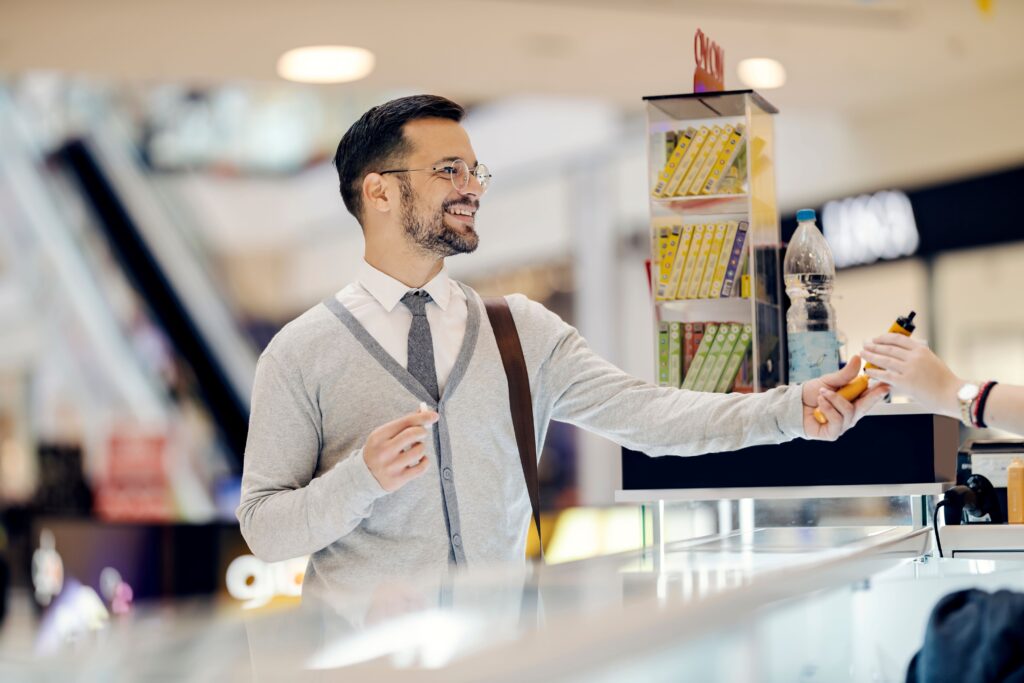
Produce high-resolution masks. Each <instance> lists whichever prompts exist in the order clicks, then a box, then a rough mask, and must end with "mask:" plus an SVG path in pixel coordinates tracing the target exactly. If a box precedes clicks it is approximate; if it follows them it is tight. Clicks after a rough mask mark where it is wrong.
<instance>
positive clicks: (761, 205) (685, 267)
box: [644, 90, 785, 392]
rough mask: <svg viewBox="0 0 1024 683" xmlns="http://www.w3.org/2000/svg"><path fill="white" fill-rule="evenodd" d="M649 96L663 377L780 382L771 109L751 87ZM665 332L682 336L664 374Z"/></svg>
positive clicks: (748, 387) (698, 385) (749, 385)
mask: <svg viewBox="0 0 1024 683" xmlns="http://www.w3.org/2000/svg"><path fill="white" fill-rule="evenodd" d="M644 100H645V101H646V104H647V126H648V181H649V182H648V187H649V192H650V210H651V263H652V268H651V292H652V300H653V304H654V313H655V315H654V320H655V325H656V326H657V327H658V329H657V330H656V334H655V337H656V338H658V339H659V349H658V353H656V354H655V358H657V359H658V360H659V368H658V371H659V372H658V376H659V381H660V383H661V384H665V385H675V386H683V387H684V388H687V389H696V390H698V391H718V392H723V391H729V390H734V391H763V390H765V389H768V388H771V387H774V386H777V385H779V384H783V383H784V382H785V368H784V362H783V359H784V358H785V353H784V348H783V347H784V344H785V335H784V334H783V331H784V328H783V326H782V306H781V304H782V299H781V294H782V292H781V283H780V268H779V266H780V260H779V258H780V257H779V254H780V238H779V219H778V210H777V206H776V198H775V173H774V163H773V155H774V133H773V121H772V115H774V114H775V113H776V112H777V110H776V109H775V107H773V106H772V105H771V104H769V103H768V102H767V101H765V100H764V99H763V98H762V97H761V96H760V95H758V94H757V93H756V92H754V91H751V90H743V91H731V92H714V93H698V94H692V95H664V96H653V97H645V98H644ZM733 332H738V334H736V335H734V334H730V333H733ZM662 333H668V334H670V335H672V334H675V335H679V336H678V337H676V338H674V339H672V340H671V342H670V347H671V350H670V351H669V358H671V360H670V361H669V363H668V364H667V365H671V366H672V370H671V372H670V374H669V376H668V377H666V376H665V370H666V365H663V363H664V361H666V354H665V346H664V343H663V342H664V338H663V337H661V336H660V335H662ZM745 333H748V337H745V336H744V335H745ZM685 335H689V336H685ZM697 335H699V341H698V340H694V336H697ZM733 336H735V339H734V338H733ZM684 337H685V338H684ZM719 337H722V339H720V338H719ZM712 342H713V343H712ZM688 344H689V348H688ZM677 358H678V361H677V360H676V359H677Z"/></svg>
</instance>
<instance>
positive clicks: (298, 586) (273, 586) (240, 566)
mask: <svg viewBox="0 0 1024 683" xmlns="http://www.w3.org/2000/svg"><path fill="white" fill-rule="evenodd" d="M307 561H308V558H305V557H298V558H295V559H291V560H285V561H283V562H271V563H267V562H264V561H263V560H261V559H259V558H258V557H255V556H254V555H242V556H240V557H236V558H235V559H234V560H233V561H232V562H231V564H230V565H228V571H227V575H226V576H225V581H226V583H227V589H228V593H229V594H230V595H231V597H233V598H235V599H236V600H241V601H242V602H243V603H244V604H243V605H242V607H244V608H245V609H255V608H257V607H263V606H264V605H266V604H267V603H269V602H270V601H271V600H272V599H273V598H274V597H275V596H278V595H281V596H286V597H299V596H300V595H302V579H303V577H304V576H305V574H306V563H307Z"/></svg>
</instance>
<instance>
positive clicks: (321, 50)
mask: <svg viewBox="0 0 1024 683" xmlns="http://www.w3.org/2000/svg"><path fill="white" fill-rule="evenodd" d="M374 62H375V58H374V56H373V53H372V52H370V51H369V50H364V49H363V48H361V47H348V46H346V45H310V46H309V47H297V48H295V49H294V50H288V52H285V53H284V54H283V55H281V58H280V59H278V60H277V74H278V75H279V76H280V77H281V78H286V79H288V80H289V81H297V82H299V83H347V82H349V81H358V80H359V79H360V78H365V77H366V76H367V75H369V73H370V72H371V71H373V65H374Z"/></svg>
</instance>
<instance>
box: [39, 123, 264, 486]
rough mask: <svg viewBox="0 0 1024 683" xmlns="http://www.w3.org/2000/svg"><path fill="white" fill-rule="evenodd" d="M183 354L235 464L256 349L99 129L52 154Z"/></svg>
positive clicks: (129, 162)
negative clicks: (71, 180)
mask: <svg viewBox="0 0 1024 683" xmlns="http://www.w3.org/2000/svg"><path fill="white" fill-rule="evenodd" d="M53 159H54V160H55V161H56V162H57V165H58V166H59V167H60V168H61V169H62V170H63V171H64V172H66V173H67V175H68V176H69V177H70V178H71V179H73V181H74V184H75V185H76V187H77V188H78V189H79V191H80V192H81V196H82V198H83V199H84V201H85V203H86V205H87V206H88V207H89V209H90V210H91V212H92V214H93V216H94V218H95V222H96V224H97V226H98V227H99V228H100V230H101V231H102V233H103V235H104V236H105V238H106V241H107V242H108V244H109V246H110V249H111V251H112V253H113V254H114V255H115V257H116V259H117V262H118V264H119V265H120V267H121V268H122V269H123V271H124V273H125V274H126V275H127V277H128V278H129V280H130V281H131V282H132V283H133V285H134V286H135V288H136V290H137V291H138V293H139V294H140V295H141V297H142V298H143V299H144V300H145V302H146V304H147V306H148V308H149V310H150V312H151V314H152V316H153V317H154V318H155V319H156V321H157V322H158V323H159V326H160V327H161V328H162V330H163V332H164V334H165V335H166V337H167V339H168V340H169V342H170V343H171V344H172V346H173V348H174V350H175V351H176V352H177V354H178V355H179V356H180V358H181V359H182V360H183V361H184V362H185V363H187V365H188V366H189V368H190V369H191V374H192V376H193V378H194V383H195V386H196V388H197V390H198V391H197V394H198V396H199V397H200V399H201V401H202V403H203V405H204V406H205V408H206V409H207V410H208V412H209V414H210V416H211V417H212V418H213V421H214V422H215V424H216V425H217V429H218V431H219V433H220V436H221V438H222V440H223V443H224V446H225V448H226V450H227V452H228V453H229V454H231V455H232V456H233V459H234V463H235V465H236V467H237V468H239V469H240V466H241V462H242V457H243V453H244V449H245V438H246V432H247V429H248V419H249V396H250V394H251V390H252V378H253V374H254V372H255V360H256V353H255V350H254V348H253V346H252V344H251V342H250V341H249V340H248V339H247V338H246V337H245V336H244V334H243V332H242V330H241V329H240V326H239V325H238V322H237V318H236V316H235V314H234V313H233V312H232V311H231V310H230V308H229V307H228V305H227V304H226V303H225V300H224V297H223V295H222V294H221V293H220V291H219V289H218V288H217V286H216V284H215V283H214V281H213V279H212V278H211V277H210V275H209V273H207V272H206V271H205V270H204V269H203V268H202V265H201V260H200V259H198V258H197V257H196V255H195V254H194V252H193V250H192V249H191V248H190V245H189V243H188V241H187V240H186V239H185V238H184V236H183V235H182V232H181V227H180V226H178V225H176V224H175V223H174V220H173V218H172V217H171V215H170V212H169V211H166V210H165V209H164V206H163V198H161V197H160V196H159V195H158V194H157V193H156V192H155V191H154V190H153V188H152V187H151V185H150V183H149V182H148V180H147V178H146V177H145V171H144V169H143V167H142V163H141V160H139V159H138V158H137V157H136V156H135V155H134V154H133V153H132V151H131V150H129V149H126V146H125V145H124V143H123V141H122V140H119V139H118V138H117V136H115V135H112V134H110V133H109V132H105V131H103V130H102V129H99V130H93V131H92V133H91V134H90V136H89V137H84V138H78V139H74V140H71V141H69V142H67V143H65V144H64V145H62V146H61V147H60V148H59V149H58V150H57V151H56V152H55V153H54V155H53Z"/></svg>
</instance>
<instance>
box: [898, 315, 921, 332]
mask: <svg viewBox="0 0 1024 683" xmlns="http://www.w3.org/2000/svg"><path fill="white" fill-rule="evenodd" d="M916 315H917V311H911V312H910V315H908V316H906V317H905V318H896V323H897V324H898V325H899V326H900V327H902V328H903V329H905V330H906V331H907V332H913V331H914V330H915V329H916V327H917V326H916V325H914V316H916Z"/></svg>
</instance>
